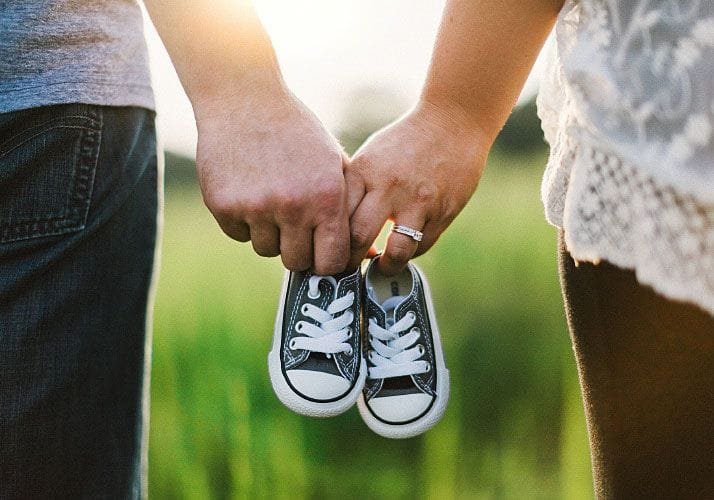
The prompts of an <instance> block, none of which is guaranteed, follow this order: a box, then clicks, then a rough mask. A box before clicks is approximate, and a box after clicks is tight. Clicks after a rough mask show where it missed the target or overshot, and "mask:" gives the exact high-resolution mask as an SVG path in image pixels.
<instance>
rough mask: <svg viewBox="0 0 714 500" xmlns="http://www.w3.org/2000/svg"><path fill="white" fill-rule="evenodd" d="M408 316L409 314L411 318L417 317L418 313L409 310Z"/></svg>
mask: <svg viewBox="0 0 714 500" xmlns="http://www.w3.org/2000/svg"><path fill="white" fill-rule="evenodd" d="M407 316H408V317H409V318H410V319H416V314H414V311H409V312H408V313H407Z"/></svg>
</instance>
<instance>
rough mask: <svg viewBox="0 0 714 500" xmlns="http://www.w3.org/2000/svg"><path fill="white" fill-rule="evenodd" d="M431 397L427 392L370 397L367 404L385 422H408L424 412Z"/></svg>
mask: <svg viewBox="0 0 714 500" xmlns="http://www.w3.org/2000/svg"><path fill="white" fill-rule="evenodd" d="M432 400H433V398H432V397H431V396H429V395H428V394H423V393H420V394H402V395H399V396H385V397H382V398H379V397H377V398H372V399H370V400H369V402H368V403H367V405H368V406H369V407H370V409H371V410H372V412H374V414H375V415H376V416H377V417H379V418H380V419H382V420H384V421H385V422H391V423H400V422H408V421H409V420H412V419H414V418H417V417H418V416H419V415H421V414H422V413H424V412H425V411H426V409H427V408H429V405H430V404H431V402H432Z"/></svg>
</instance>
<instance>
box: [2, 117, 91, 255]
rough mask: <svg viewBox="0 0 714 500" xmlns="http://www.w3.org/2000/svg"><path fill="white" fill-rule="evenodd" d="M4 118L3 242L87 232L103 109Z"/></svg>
mask: <svg viewBox="0 0 714 500" xmlns="http://www.w3.org/2000/svg"><path fill="white" fill-rule="evenodd" d="M0 117H1V118H0V243H7V242H11V241H19V240H25V239H30V238H38V237H42V236H52V235H59V234H65V233H71V232H75V231H80V230H81V229H83V228H84V226H85V224H86V221H87V215H88V212H89V205H90V201H91V196H92V188H93V185H94V174H95V170H96V166H97V158H98V156H99V145H100V139H101V131H102V123H101V121H102V116H101V109H100V108H98V107H95V106H87V105H59V106H48V107H45V108H36V109H32V110H23V111H17V112H13V113H9V114H5V115H0Z"/></svg>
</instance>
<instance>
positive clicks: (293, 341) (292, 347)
mask: <svg viewBox="0 0 714 500" xmlns="http://www.w3.org/2000/svg"><path fill="white" fill-rule="evenodd" d="M288 347H289V348H290V350H291V351H294V350H295V339H290V342H289V343H288Z"/></svg>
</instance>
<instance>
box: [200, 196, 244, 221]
mask: <svg viewBox="0 0 714 500" xmlns="http://www.w3.org/2000/svg"><path fill="white" fill-rule="evenodd" d="M203 201H204V203H205V204H206V207H208V210H210V211H211V213H212V214H213V215H214V216H215V217H216V218H217V219H229V218H231V217H232V216H233V215H234V213H235V211H236V208H237V200H236V198H235V195H234V193H232V192H231V191H229V190H226V189H214V190H210V191H207V192H205V193H204V195H203Z"/></svg>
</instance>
